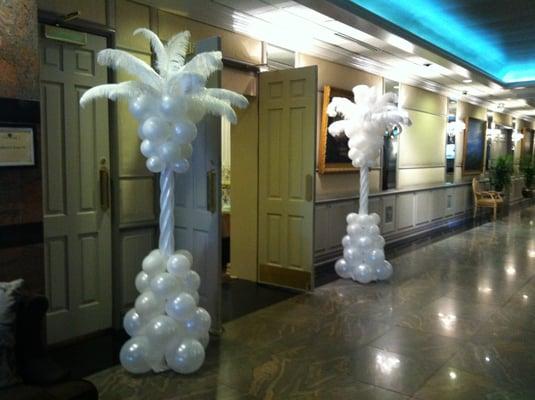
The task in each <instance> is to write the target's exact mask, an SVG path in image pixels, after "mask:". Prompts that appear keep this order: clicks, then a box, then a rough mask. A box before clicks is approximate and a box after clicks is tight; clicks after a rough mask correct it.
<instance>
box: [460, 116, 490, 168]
mask: <svg viewBox="0 0 535 400" xmlns="http://www.w3.org/2000/svg"><path fill="white" fill-rule="evenodd" d="M465 123H466V128H465V131H464V144H463V175H479V174H481V173H482V172H483V162H484V156H485V137H486V136H485V135H486V125H487V123H486V122H485V121H483V120H480V119H475V118H471V117H469V118H467V119H466V122H465Z"/></svg>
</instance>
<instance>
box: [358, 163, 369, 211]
mask: <svg viewBox="0 0 535 400" xmlns="http://www.w3.org/2000/svg"><path fill="white" fill-rule="evenodd" d="M369 172H370V169H369V168H368V167H367V166H366V167H361V168H360V193H359V214H361V215H364V214H368V193H369V182H368V176H369Z"/></svg>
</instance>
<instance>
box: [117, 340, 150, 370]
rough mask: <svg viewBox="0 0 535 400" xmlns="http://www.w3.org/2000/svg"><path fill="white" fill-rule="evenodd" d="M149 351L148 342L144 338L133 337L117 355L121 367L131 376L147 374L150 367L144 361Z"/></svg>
mask: <svg viewBox="0 0 535 400" xmlns="http://www.w3.org/2000/svg"><path fill="white" fill-rule="evenodd" d="M149 351H150V348H149V342H148V340H147V338H146V337H144V336H136V337H133V338H131V339H130V340H128V341H127V342H126V343H125V344H124V345H123V347H122V348H121V352H120V353H119V359H120V360H121V365H122V366H123V367H124V368H125V369H126V370H127V371H128V372H131V373H133V374H144V373H145V372H149V371H150V366H149V364H148V363H147V361H146V356H147V354H148V353H149Z"/></svg>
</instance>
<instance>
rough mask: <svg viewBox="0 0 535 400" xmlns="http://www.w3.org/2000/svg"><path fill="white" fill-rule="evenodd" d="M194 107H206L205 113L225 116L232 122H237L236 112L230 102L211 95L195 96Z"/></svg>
mask: <svg viewBox="0 0 535 400" xmlns="http://www.w3.org/2000/svg"><path fill="white" fill-rule="evenodd" d="M192 100H193V101H192V103H193V104H192V105H193V108H196V107H197V108H199V109H204V112H203V115H204V114H212V115H216V116H221V117H223V118H225V119H226V120H227V121H229V122H230V123H232V124H235V123H236V122H237V117H236V113H235V112H234V110H233V109H232V107H231V106H230V104H229V103H227V102H226V101H223V100H219V99H216V98H215V97H211V96H194V99H192Z"/></svg>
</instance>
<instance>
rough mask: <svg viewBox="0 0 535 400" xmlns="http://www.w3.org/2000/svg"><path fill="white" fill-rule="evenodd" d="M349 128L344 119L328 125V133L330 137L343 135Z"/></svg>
mask: <svg viewBox="0 0 535 400" xmlns="http://www.w3.org/2000/svg"><path fill="white" fill-rule="evenodd" d="M348 128H349V124H348V121H347V120H345V119H341V120H338V121H334V122H333V123H332V124H331V125H329V128H328V131H329V134H331V136H335V137H336V136H340V135H342V134H343V133H345V131H346V129H348Z"/></svg>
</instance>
